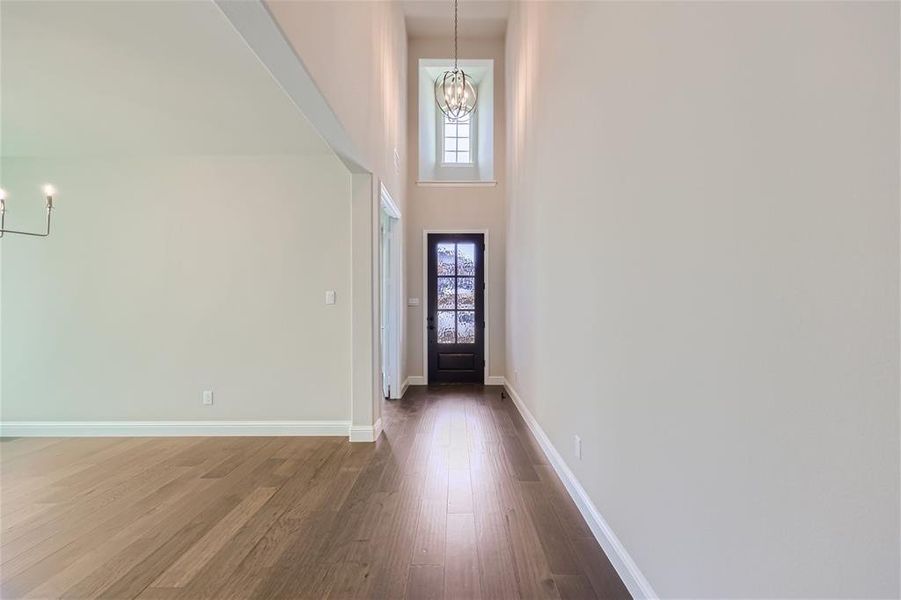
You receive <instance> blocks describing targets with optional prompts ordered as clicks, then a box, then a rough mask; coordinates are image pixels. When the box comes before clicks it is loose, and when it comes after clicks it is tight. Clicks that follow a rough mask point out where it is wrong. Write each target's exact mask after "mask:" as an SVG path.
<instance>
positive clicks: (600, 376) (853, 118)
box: [507, 2, 899, 598]
mask: <svg viewBox="0 0 901 600" xmlns="http://www.w3.org/2000/svg"><path fill="white" fill-rule="evenodd" d="M898 25H899V5H898V4H897V3H819V2H816V3H789V2H779V3H727V2H722V3H687V2H686V3H618V2H609V3H608V2H605V3H600V2H598V3H586V2H554V3H531V2H524V3H517V4H515V5H514V10H513V15H512V17H511V23H510V29H509V30H508V33H507V67H508V69H507V72H508V79H507V82H508V88H507V89H508V90H509V102H508V107H509V113H508V125H509V130H508V133H509V136H508V142H509V143H508V148H509V152H510V161H509V163H508V166H509V179H508V184H509V188H508V199H509V214H508V219H509V231H508V240H507V244H508V245H507V250H508V251H507V257H508V267H507V295H508V302H507V318H508V322H507V375H508V377H509V378H511V380H512V382H513V385H514V387H515V388H516V389H517V390H518V392H519V394H520V395H521V396H522V398H523V399H524V401H525V403H526V404H527V405H528V407H529V409H530V410H531V411H532V412H533V413H534V414H535V416H536V418H537V420H538V421H539V423H540V424H541V426H542V428H543V429H544V430H545V431H546V432H547V434H548V435H549V437H550V439H551V440H552V441H553V443H554V445H555V446H556V447H557V449H558V450H560V452H561V454H563V456H564V458H565V459H566V461H567V463H568V464H569V466H570V467H571V469H572V470H573V471H574V472H575V474H576V476H577V477H578V478H579V480H580V481H581V483H582V484H583V486H584V487H585V488H586V490H587V491H588V493H589V495H590V497H591V499H592V500H593V502H594V503H595V504H596V506H597V508H598V509H599V510H600V512H601V513H602V514H603V515H604V516H605V517H606V519H607V521H608V522H609V524H610V525H611V527H612V529H613V530H614V531H615V533H616V534H617V535H618V537H619V538H620V540H621V541H622V542H623V544H624V546H625V548H626V549H627V551H628V552H629V553H630V554H631V556H632V558H633V559H634V560H635V562H636V563H637V565H638V566H639V568H640V569H641V570H642V572H643V573H644V575H645V576H646V577H647V579H648V580H649V581H650V583H651V584H652V586H653V587H654V589H655V590H656V592H657V593H658V594H659V595H660V596H663V597H668V598H675V597H682V598H686V597H717V598H723V597H734V598H739V597H741V598H761V597H810V598H825V597H835V598H876V597H880V598H888V597H897V596H898V595H899V580H898V576H899V515H898V510H899V408H898V399H899V348H898V343H899V335H898V333H899V318H898V309H899V296H898V284H899V140H898V135H899V58H898V55H899V52H898V49H899V33H898V29H899V28H898ZM574 434H578V435H580V436H581V437H582V440H583V459H582V460H581V461H580V460H575V459H574V458H573V457H572V453H571V451H570V448H572V439H573V435H574Z"/></svg>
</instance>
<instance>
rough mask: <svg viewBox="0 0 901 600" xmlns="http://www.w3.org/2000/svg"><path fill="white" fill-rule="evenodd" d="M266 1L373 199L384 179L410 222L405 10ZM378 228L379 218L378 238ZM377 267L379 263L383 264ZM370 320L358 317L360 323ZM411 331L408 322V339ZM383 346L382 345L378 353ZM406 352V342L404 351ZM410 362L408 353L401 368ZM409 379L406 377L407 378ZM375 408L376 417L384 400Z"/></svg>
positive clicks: (385, 4)
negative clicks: (366, 174)
mask: <svg viewBox="0 0 901 600" xmlns="http://www.w3.org/2000/svg"><path fill="white" fill-rule="evenodd" d="M266 4H267V6H268V7H269V9H270V11H271V12H272V15H273V16H274V17H275V19H276V21H277V23H278V24H279V26H280V27H281V28H282V30H283V31H284V33H285V36H286V37H287V39H288V41H289V42H290V43H291V44H292V46H293V47H294V49H295V51H296V52H297V54H298V56H299V57H300V59H301V61H302V62H303V64H304V67H305V68H306V69H307V71H308V72H309V74H310V76H311V77H312V78H313V80H314V81H315V83H316V85H317V87H318V88H319V90H320V92H321V93H322V95H323V96H324V97H325V99H326V101H327V102H328V103H329V105H330V106H331V108H332V110H333V111H334V112H335V114H336V116H337V117H338V119H339V120H340V121H341V124H342V125H343V126H344V128H345V130H346V132H347V134H348V135H349V136H350V138H351V139H352V140H353V143H354V145H355V147H356V150H357V152H358V153H359V156H360V157H361V160H362V162H363V163H364V164H363V165H362V166H363V168H365V169H366V170H368V171H370V172H372V174H373V178H372V185H373V187H372V199H373V202H375V203H378V191H379V183H380V182H382V183H384V185H385V187H386V189H387V190H388V192H389V193H390V194H391V196H392V198H393V199H394V201H395V202H396V203H397V205H398V206H399V207H400V209H401V213H402V215H403V217H404V218H407V215H406V205H407V198H406V196H407V185H406V168H407V146H406V144H407V133H406V127H407V119H406V115H407V105H406V100H407V94H406V89H407V72H406V69H405V68H406V64H407V62H406V57H407V33H406V25H405V23H404V16H403V12H402V11H401V8H400V5H399V4H398V3H397V2H392V1H385V0H379V1H372V2H370V1H357V0H350V1H343V0H342V1H334V0H324V1H322V0H305V1H303V2H296V1H291V0H267V1H266ZM395 152H396V153H397V154H396V158H395ZM355 181H362V180H360V179H355ZM357 200H359V198H357ZM364 212H365V211H362V210H360V211H356V212H355V213H354V214H355V215H363V213H364ZM377 224H378V215H377V214H376V215H373V223H372V226H373V228H374V231H373V233H375V232H376V231H377ZM358 225H359V224H358ZM355 231H357V232H363V231H364V230H363V229H362V228H360V227H356V228H355ZM403 235H404V229H403V228H402V229H401V237H402V238H403ZM361 241H362V240H361V238H360V237H359V236H356V235H355V237H354V244H355V251H361V250H362V248H360V247H359V246H360V243H361ZM400 245H401V248H403V247H405V245H406V240H404V239H401V240H400ZM364 258H365V257H364ZM372 264H373V265H376V266H377V265H378V259H377V258H375V259H374V260H373V263H372ZM358 266H359V265H358ZM364 275H365V274H364ZM358 287H359V285H358ZM358 291H359V290H358ZM404 293H405V292H402V294H401V296H402V297H403V295H404ZM373 301H374V305H375V308H374V311H373V314H374V315H378V314H379V308H378V293H377V289H376V291H375V293H374V295H373ZM360 306H362V304H361V305H360ZM370 316H371V315H370ZM363 317H364V316H363V315H356V318H357V319H358V320H360V321H361V322H362V320H363ZM405 327H406V323H404V322H402V323H401V332H400V335H401V339H403V336H404V335H405V333H404V331H405ZM356 331H357V334H359V335H362V332H361V331H359V330H356ZM378 346H379V344H378V341H377V340H376V341H375V344H374V348H378ZM405 349H406V347H405V346H403V345H402V347H401V352H402V353H403V352H404V350H405ZM405 362H406V358H405V357H404V356H403V355H402V356H401V357H400V364H401V367H402V369H403V365H404V364H405ZM358 364H359V363H358ZM365 370H366V371H367V372H369V371H371V369H368V368H366V369H365ZM358 371H359V370H358ZM405 376H406V375H405V374H404V373H403V372H402V373H401V379H402V380H403V379H404V377H405ZM366 377H367V378H368V375H367V376H366ZM361 378H362V377H361ZM372 408H373V410H375V411H376V413H377V411H378V408H379V406H378V402H375V405H374V406H373V407H372ZM377 416H378V415H377V414H376V417H377ZM354 418H355V420H356V416H355V417H354ZM364 420H365V419H364Z"/></svg>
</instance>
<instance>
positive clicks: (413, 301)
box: [407, 298, 419, 306]
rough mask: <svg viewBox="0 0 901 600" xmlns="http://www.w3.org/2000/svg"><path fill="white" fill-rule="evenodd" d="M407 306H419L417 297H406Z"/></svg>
mask: <svg viewBox="0 0 901 600" xmlns="http://www.w3.org/2000/svg"><path fill="white" fill-rule="evenodd" d="M407 306H419V298H407Z"/></svg>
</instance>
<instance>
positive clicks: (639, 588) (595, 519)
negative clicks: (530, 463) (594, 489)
mask: <svg viewBox="0 0 901 600" xmlns="http://www.w3.org/2000/svg"><path fill="white" fill-rule="evenodd" d="M504 387H506V389H507V392H508V393H509V394H510V398H511V399H512V400H513V404H514V405H515V406H516V408H517V409H518V410H519V413H520V414H521V415H522V418H523V420H525V422H526V424H527V425H528V426H529V429H530V430H531V431H532V434H533V435H534V436H535V439H537V440H538V443H539V445H541V449H542V450H544V454H545V456H547V459H548V460H549V461H550V463H551V466H553V467H554V471H556V472H557V476H558V477H559V478H560V480H561V481H563V485H564V486H566V491H567V492H569V495H570V496H572V499H573V501H574V502H575V503H576V506H577V507H578V508H579V512H581V513H582V517H583V518H584V519H585V522H586V523H588V527H590V528H591V532H592V533H593V534H594V537H595V538H596V539H597V540H598V543H599V544H600V545H601V547H602V548H603V549H604V552H605V553H606V554H607V558H609V559H610V562H611V563H612V564H613V567H614V568H615V569H616V572H617V573H618V574H619V576H620V579H622V580H623V583H625V584H626V587H627V588H628V589H629V593H630V594H632V597H633V598H657V597H658V596H657V594H656V593H655V592H654V589H653V588H652V587H651V584H650V583H649V582H648V580H647V579H646V578H645V576H644V575H643V574H642V572H641V570H640V569H639V568H638V565H636V564H635V561H634V560H632V557H631V556H629V553H628V552H627V551H626V548H625V547H624V546H623V544H622V542H620V541H619V538H618V537H616V534H615V533H614V532H613V530H612V529H611V528H610V525H609V524H608V523H607V521H606V520H605V519H604V517H603V516H602V515H601V513H600V511H599V510H598V509H597V507H596V506H595V505H594V503H593V502H592V501H591V498H589V497H588V493H587V492H586V491H585V488H583V487H582V484H581V483H579V480H578V479H576V476H575V475H574V474H573V472H572V471H571V470H570V468H569V467H568V466H567V464H566V461H564V460H563V457H562V456H561V455H560V453H559V452H558V451H557V449H556V448H555V447H554V445H553V444H552V443H551V440H550V438H548V436H547V434H546V433H545V432H544V430H543V429H542V428H541V425H539V424H538V421H536V420H535V417H534V416H532V413H531V412H530V411H529V409H528V407H527V406H526V405H525V404H524V403H523V401H522V398H520V397H519V394H517V393H516V390H515V389H514V388H513V386H512V385H510V382H509V381H506V380H505V381H504Z"/></svg>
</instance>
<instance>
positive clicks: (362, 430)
mask: <svg viewBox="0 0 901 600" xmlns="http://www.w3.org/2000/svg"><path fill="white" fill-rule="evenodd" d="M380 435H382V420H381V419H379V420H378V421H376V422H375V425H371V426H370V425H351V426H350V441H352V442H374V441H376V440H377V439H379V436H380Z"/></svg>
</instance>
